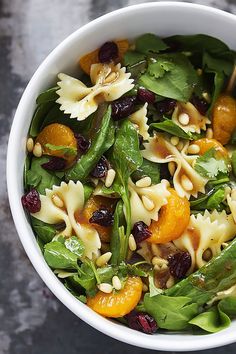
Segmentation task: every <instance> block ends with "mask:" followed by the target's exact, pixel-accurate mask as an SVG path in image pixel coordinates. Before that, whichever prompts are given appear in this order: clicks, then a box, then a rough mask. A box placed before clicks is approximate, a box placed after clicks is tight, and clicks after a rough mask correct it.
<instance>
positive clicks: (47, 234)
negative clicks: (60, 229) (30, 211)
mask: <svg viewBox="0 0 236 354" xmlns="http://www.w3.org/2000/svg"><path fill="white" fill-rule="evenodd" d="M31 225H32V228H33V230H34V231H35V233H36V234H37V236H38V237H39V238H40V240H41V241H43V243H48V242H51V241H52V239H53V237H54V236H55V235H56V233H57V229H56V228H55V226H53V225H50V224H47V223H45V222H43V221H41V220H38V219H36V218H34V217H33V216H31Z"/></svg>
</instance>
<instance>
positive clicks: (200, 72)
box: [197, 68, 203, 76]
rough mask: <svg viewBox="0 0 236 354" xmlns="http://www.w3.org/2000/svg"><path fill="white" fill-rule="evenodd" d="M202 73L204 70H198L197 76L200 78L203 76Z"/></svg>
mask: <svg viewBox="0 0 236 354" xmlns="http://www.w3.org/2000/svg"><path fill="white" fill-rule="evenodd" d="M202 72H203V71H202V69H200V68H198V69H197V74H198V76H201V75H202Z"/></svg>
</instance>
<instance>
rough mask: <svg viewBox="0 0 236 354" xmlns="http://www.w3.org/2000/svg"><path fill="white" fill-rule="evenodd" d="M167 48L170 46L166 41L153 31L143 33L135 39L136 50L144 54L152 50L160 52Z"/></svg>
mask: <svg viewBox="0 0 236 354" xmlns="http://www.w3.org/2000/svg"><path fill="white" fill-rule="evenodd" d="M167 48H168V46H167V45H166V44H165V42H163V40H162V39H161V38H159V37H157V36H156V35H155V34H153V33H146V34H143V35H142V36H140V37H138V38H137V39H136V41H135V50H136V51H137V52H140V53H144V54H149V53H150V52H151V53H152V52H153V53H159V52H160V51H162V50H165V49H167Z"/></svg>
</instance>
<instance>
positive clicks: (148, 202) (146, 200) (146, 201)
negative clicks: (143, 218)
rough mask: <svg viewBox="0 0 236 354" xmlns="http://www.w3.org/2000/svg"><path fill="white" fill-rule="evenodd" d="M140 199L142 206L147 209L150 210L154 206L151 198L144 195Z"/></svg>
mask: <svg viewBox="0 0 236 354" xmlns="http://www.w3.org/2000/svg"><path fill="white" fill-rule="evenodd" d="M142 201H143V205H144V207H145V208H146V209H147V210H148V211H151V210H152V209H154V207H155V204H154V202H153V201H152V200H151V199H149V198H148V197H146V196H145V195H143V196H142Z"/></svg>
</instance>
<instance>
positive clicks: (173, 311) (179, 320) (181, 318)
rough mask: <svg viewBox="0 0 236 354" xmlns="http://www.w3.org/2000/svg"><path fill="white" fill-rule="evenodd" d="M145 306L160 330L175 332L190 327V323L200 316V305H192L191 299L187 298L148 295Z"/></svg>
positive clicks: (145, 297) (145, 298)
mask: <svg viewBox="0 0 236 354" xmlns="http://www.w3.org/2000/svg"><path fill="white" fill-rule="evenodd" d="M144 306H145V309H146V311H147V312H148V313H149V314H150V315H151V316H153V317H154V319H155V320H156V321H157V323H158V326H159V327H160V328H164V329H169V330H175V331H176V330H182V329H185V328H186V327H188V322H189V321H190V320H191V319H192V318H193V317H195V316H196V315H197V314H198V305H197V304H196V303H192V302H191V298H189V297H187V296H177V297H170V296H165V295H156V296H153V297H150V295H149V294H146V295H145V296H144Z"/></svg>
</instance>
